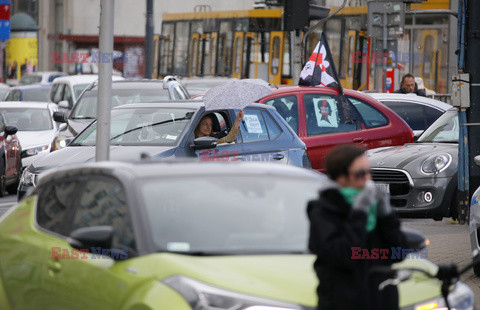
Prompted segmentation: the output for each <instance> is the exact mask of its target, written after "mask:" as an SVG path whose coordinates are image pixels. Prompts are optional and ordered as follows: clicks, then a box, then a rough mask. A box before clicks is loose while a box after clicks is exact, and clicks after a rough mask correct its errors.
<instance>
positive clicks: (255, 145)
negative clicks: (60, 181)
mask: <svg viewBox="0 0 480 310" xmlns="http://www.w3.org/2000/svg"><path fill="white" fill-rule="evenodd" d="M207 114H208V115H211V116H212V122H213V131H214V132H217V133H219V134H220V135H226V133H228V132H229V130H230V128H231V126H232V125H233V123H234V120H235V116H236V111H235V110H227V109H225V110H217V111H214V112H211V111H208V112H206V111H205V107H204V104H203V103H202V102H197V101H180V102H173V101H172V102H161V103H136V104H129V105H122V106H118V107H116V108H114V109H113V110H112V115H111V139H110V145H111V148H110V156H111V158H112V159H113V160H122V161H128V160H135V159H138V158H140V157H141V156H145V155H147V156H154V157H159V158H188V157H190V158H197V159H200V160H202V161H272V162H278V163H282V164H289V165H295V166H302V167H309V166H310V162H309V161H308V156H307V153H306V151H305V144H304V143H303V142H302V141H301V140H300V139H299V138H298V137H297V135H295V133H294V132H293V131H292V130H291V128H290V127H289V126H288V125H287V123H286V122H285V121H284V120H283V118H282V117H281V116H280V115H279V114H278V113H277V112H276V111H275V109H273V108H271V107H269V106H266V105H263V104H252V105H250V106H248V107H247V108H245V109H244V114H245V120H246V121H244V122H242V124H241V126H240V133H239V134H238V136H237V138H236V140H235V142H234V143H222V144H218V145H217V144H216V140H217V139H216V138H214V137H211V138H209V137H203V138H198V139H195V134H194V131H195V129H196V128H197V126H198V124H199V123H200V120H201V119H202V117H203V116H205V115H207ZM96 129H97V124H96V122H94V123H92V124H91V125H90V126H89V127H87V128H86V129H85V130H84V131H83V132H81V133H80V134H79V135H78V136H77V137H76V138H75V139H74V140H73V141H72V142H71V143H70V145H69V146H68V147H66V148H64V149H62V150H60V151H56V152H53V153H50V154H47V155H45V156H43V157H40V158H39V159H37V160H36V161H34V162H33V163H32V164H31V165H30V166H28V167H27V168H26V169H25V171H24V174H23V177H22V181H21V182H20V187H19V192H18V199H21V197H22V196H23V195H24V194H25V193H26V192H27V191H28V190H30V189H31V188H33V187H34V186H35V182H36V179H37V178H38V175H40V174H42V173H43V172H45V171H46V170H47V169H50V168H52V167H59V166H63V165H69V164H74V163H85V162H89V161H93V160H94V159H95V147H94V146H95V143H96V132H97V131H96ZM217 137H220V136H217ZM142 154H144V155H142Z"/></svg>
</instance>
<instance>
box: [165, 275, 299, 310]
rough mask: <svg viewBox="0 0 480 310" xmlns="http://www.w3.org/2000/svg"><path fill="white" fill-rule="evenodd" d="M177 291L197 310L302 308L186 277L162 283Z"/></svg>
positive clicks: (292, 309) (166, 280)
mask: <svg viewBox="0 0 480 310" xmlns="http://www.w3.org/2000/svg"><path fill="white" fill-rule="evenodd" d="M162 282H163V283H165V284H166V285H168V286H170V287H171V288H172V289H174V290H175V291H177V292H178V293H179V294H180V295H182V297H183V298H184V299H185V300H186V301H187V302H188V303H189V304H190V306H191V307H192V309H195V310H209V309H217V310H221V309H238V310H255V309H264V310H294V309H302V307H301V306H299V305H295V304H290V303H285V302H281V301H276V300H270V299H266V298H261V297H256V296H250V295H247V294H242V293H236V292H232V291H229V290H225V289H221V288H217V287H214V286H211V285H208V284H206V283H203V282H200V281H197V280H194V279H191V278H188V277H185V276H172V277H169V278H167V279H165V280H163V281H162Z"/></svg>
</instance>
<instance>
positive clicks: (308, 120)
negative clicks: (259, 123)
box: [259, 86, 413, 171]
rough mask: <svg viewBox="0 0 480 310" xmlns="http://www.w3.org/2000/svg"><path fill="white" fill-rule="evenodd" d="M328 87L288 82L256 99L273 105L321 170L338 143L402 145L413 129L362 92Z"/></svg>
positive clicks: (373, 146) (372, 146)
mask: <svg viewBox="0 0 480 310" xmlns="http://www.w3.org/2000/svg"><path fill="white" fill-rule="evenodd" d="M345 96H346V97H347V98H348V99H349V100H345V102H342V100H341V97H340V96H339V93H338V90H336V89H334V88H328V87H302V86H300V87H299V86H289V87H281V88H279V89H275V90H274V92H273V94H271V95H268V96H266V97H264V98H262V99H260V100H259V102H262V103H266V104H268V105H271V106H274V107H275V108H276V109H277V111H278V113H280V115H282V116H283V118H284V119H285V120H286V121H287V123H288V124H289V125H290V127H292V129H293V130H294V131H295V132H296V133H297V134H298V136H299V137H300V139H302V141H303V142H305V144H306V145H307V152H308V156H309V157H310V161H311V163H312V168H313V169H316V170H319V171H322V170H323V162H324V160H325V156H326V154H327V153H328V151H329V150H330V149H331V148H332V147H334V146H336V145H338V144H342V143H358V144H360V145H362V146H364V147H365V148H367V149H373V148H377V147H384V146H394V145H403V144H405V143H409V142H412V141H413V132H412V130H411V129H410V128H409V127H408V125H407V124H406V123H405V121H404V120H402V119H401V118H400V117H399V116H398V115H397V114H395V112H393V111H392V110H390V109H389V108H387V107H386V106H384V105H383V104H381V103H380V102H378V101H376V100H375V99H373V98H372V97H369V96H367V95H365V94H363V93H360V92H357V91H352V90H345Z"/></svg>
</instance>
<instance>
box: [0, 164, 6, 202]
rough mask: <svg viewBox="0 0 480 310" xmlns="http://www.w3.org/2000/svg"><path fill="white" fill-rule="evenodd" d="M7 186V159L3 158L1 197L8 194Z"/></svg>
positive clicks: (0, 166)
mask: <svg viewBox="0 0 480 310" xmlns="http://www.w3.org/2000/svg"><path fill="white" fill-rule="evenodd" d="M6 186H7V177H6V176H5V161H4V160H3V159H1V160H0V197H5V196H6V195H7V192H6Z"/></svg>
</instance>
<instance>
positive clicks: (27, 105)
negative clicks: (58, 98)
mask: <svg viewBox="0 0 480 310" xmlns="http://www.w3.org/2000/svg"><path fill="white" fill-rule="evenodd" d="M49 106H56V104H55V103H52V102H37V101H0V107H1V108H24V109H46V108H48V107H49Z"/></svg>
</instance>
